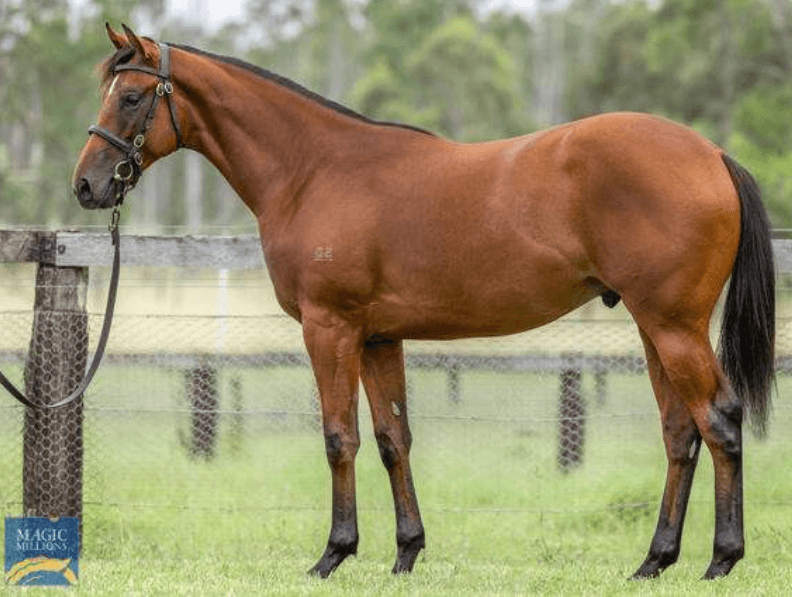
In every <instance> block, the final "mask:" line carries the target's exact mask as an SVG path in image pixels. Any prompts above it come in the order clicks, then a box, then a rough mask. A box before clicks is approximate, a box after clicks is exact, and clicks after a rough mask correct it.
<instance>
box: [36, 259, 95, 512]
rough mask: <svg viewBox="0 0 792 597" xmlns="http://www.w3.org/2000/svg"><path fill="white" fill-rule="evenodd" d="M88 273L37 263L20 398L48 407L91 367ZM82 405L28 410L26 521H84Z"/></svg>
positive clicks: (68, 391) (80, 399)
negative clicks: (65, 518)
mask: <svg viewBox="0 0 792 597" xmlns="http://www.w3.org/2000/svg"><path fill="white" fill-rule="evenodd" d="M87 288H88V268H85V267H56V266H53V265H48V264H45V263H39V266H38V271H37V272H36V297H35V304H34V314H33V334H32V337H31V340H30V350H29V351H28V357H27V362H26V363H25V393H26V394H27V395H28V397H30V398H31V399H32V400H33V401H34V402H36V403H40V404H51V403H53V402H57V401H58V400H61V399H62V398H63V397H65V396H67V395H68V394H69V393H70V392H72V391H73V390H74V389H75V388H76V387H77V386H78V385H79V384H80V382H81V381H82V380H83V377H84V376H85V367H86V363H87V360H88V315H87V313H86V310H85V303H86V295H87ZM82 424H83V401H82V396H80V397H79V398H78V399H77V400H75V401H74V402H72V403H70V404H68V405H66V406H62V407H59V408H56V409H52V410H45V409H33V408H27V409H25V427H24V457H23V473H22V485H23V492H22V493H23V497H22V501H23V508H24V512H25V515H26V516H47V517H56V516H73V517H76V518H79V519H80V520H82V480H83V430H82Z"/></svg>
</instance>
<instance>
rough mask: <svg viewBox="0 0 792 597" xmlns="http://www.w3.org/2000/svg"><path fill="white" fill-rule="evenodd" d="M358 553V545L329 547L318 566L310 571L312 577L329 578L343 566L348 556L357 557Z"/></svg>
mask: <svg viewBox="0 0 792 597" xmlns="http://www.w3.org/2000/svg"><path fill="white" fill-rule="evenodd" d="M356 552H357V545H354V546H348V547H343V548H340V547H332V546H330V545H328V546H327V549H326V550H325V552H324V554H323V555H322V557H321V558H320V559H319V561H318V562H317V563H316V565H315V566H314V567H313V568H311V569H310V570H309V571H308V574H310V575H311V576H318V577H319V578H327V577H328V576H330V575H331V574H332V573H333V571H334V570H335V569H336V568H338V567H339V566H340V565H341V562H343V561H344V560H345V559H347V557H348V556H351V555H355V553H356Z"/></svg>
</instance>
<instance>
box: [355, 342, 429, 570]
mask: <svg viewBox="0 0 792 597" xmlns="http://www.w3.org/2000/svg"><path fill="white" fill-rule="evenodd" d="M362 379H363V387H364V388H365V389H366V395H367V396H368V401H369V405H370V407H371V416H372V418H373V419H374V434H375V436H376V438H377V445H378V446H379V451H380V456H381V457H382V464H383V465H385V469H386V470H387V471H388V476H389V477H390V483H391V490H392V491H393V504H394V507H395V510H396V546H397V553H396V564H395V565H394V566H393V572H394V574H396V573H400V572H410V571H411V570H412V569H413V565H414V564H415V560H416V558H417V557H418V553H419V552H420V551H421V549H423V548H424V545H425V539H424V528H423V524H422V523H421V514H420V512H419V511H418V500H417V498H416V497H415V488H414V486H413V480H412V472H411V471H410V446H411V444H412V436H411V435H410V426H409V424H408V423H407V396H406V389H405V388H406V384H405V378H404V352H403V350H402V342H401V340H397V341H393V342H391V341H375V340H370V341H368V342H366V347H365V348H364V349H363V358H362Z"/></svg>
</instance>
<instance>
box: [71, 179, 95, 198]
mask: <svg viewBox="0 0 792 597" xmlns="http://www.w3.org/2000/svg"><path fill="white" fill-rule="evenodd" d="M74 194H75V195H77V199H78V200H79V201H80V203H83V204H84V203H90V201H91V199H92V198H93V193H92V192H91V183H89V182H88V181H87V180H86V179H85V178H81V179H80V181H79V182H78V183H77V186H75V187H74Z"/></svg>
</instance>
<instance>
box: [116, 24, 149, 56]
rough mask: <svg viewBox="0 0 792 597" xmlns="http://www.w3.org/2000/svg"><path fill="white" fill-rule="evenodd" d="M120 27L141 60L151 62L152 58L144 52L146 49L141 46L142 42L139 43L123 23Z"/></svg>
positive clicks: (138, 39)
mask: <svg viewBox="0 0 792 597" xmlns="http://www.w3.org/2000/svg"><path fill="white" fill-rule="evenodd" d="M121 26H122V27H123V28H124V33H126V36H127V39H128V40H129V43H131V44H132V47H133V48H135V50H136V51H137V52H139V53H140V55H141V56H142V57H143V60H144V61H146V62H153V59H154V57H153V56H152V55H151V54H150V53H149V52H148V51H147V50H146V47H145V46H144V45H143V42H142V41H140V38H138V36H137V35H135V32H134V31H132V30H131V29H130V28H129V27H127V26H126V25H124V24H123V23H122V24H121Z"/></svg>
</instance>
